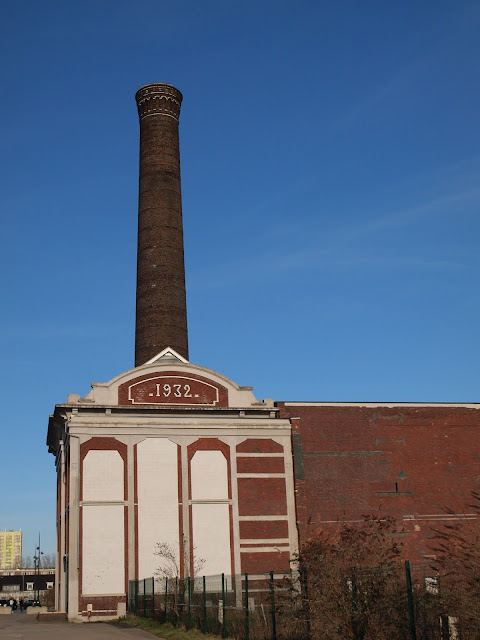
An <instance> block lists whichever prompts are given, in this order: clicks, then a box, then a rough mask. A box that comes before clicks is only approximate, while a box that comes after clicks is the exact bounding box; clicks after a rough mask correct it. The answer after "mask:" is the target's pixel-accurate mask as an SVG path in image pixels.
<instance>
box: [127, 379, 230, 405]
mask: <svg viewBox="0 0 480 640" xmlns="http://www.w3.org/2000/svg"><path fill="white" fill-rule="evenodd" d="M118 395H119V404H162V405H172V404H173V405H182V406H192V405H202V406H210V407H218V406H226V405H227V404H228V402H227V390H226V389H225V387H223V386H221V385H219V384H216V383H215V382H214V381H213V380H211V381H209V380H205V379H203V378H200V377H193V376H189V375H182V374H180V373H159V374H150V375H148V376H142V377H141V378H136V379H135V380H131V381H130V382H126V383H124V384H123V385H121V386H120V387H119V389H118Z"/></svg>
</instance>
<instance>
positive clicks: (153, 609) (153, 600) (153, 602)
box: [152, 576, 155, 618]
mask: <svg viewBox="0 0 480 640" xmlns="http://www.w3.org/2000/svg"><path fill="white" fill-rule="evenodd" d="M152 618H155V578H154V577H153V576H152Z"/></svg>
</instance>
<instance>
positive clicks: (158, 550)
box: [154, 536, 205, 618]
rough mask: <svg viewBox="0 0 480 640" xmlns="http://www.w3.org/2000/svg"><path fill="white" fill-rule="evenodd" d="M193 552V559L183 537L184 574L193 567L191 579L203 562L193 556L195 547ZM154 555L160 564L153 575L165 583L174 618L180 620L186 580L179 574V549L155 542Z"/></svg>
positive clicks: (168, 544)
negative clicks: (170, 597)
mask: <svg viewBox="0 0 480 640" xmlns="http://www.w3.org/2000/svg"><path fill="white" fill-rule="evenodd" d="M193 552H194V555H193V558H191V555H190V546H189V544H188V542H187V539H186V538H185V536H183V538H182V553H183V567H184V573H190V571H191V568H192V566H193V576H192V577H195V576H196V575H198V574H199V573H200V571H201V570H202V568H203V566H204V564H205V560H204V559H203V558H198V557H196V556H195V547H193ZM154 554H155V555H156V556H158V557H159V559H160V564H159V566H158V568H157V569H156V570H155V572H154V575H155V576H157V580H158V579H162V578H163V581H164V582H165V583H166V585H165V588H166V589H167V593H170V594H171V595H173V600H172V599H170V607H171V609H172V610H173V612H174V614H175V616H176V617H177V618H180V616H181V613H182V610H183V608H184V605H185V594H186V592H187V585H188V583H187V580H185V579H184V578H183V576H182V572H181V566H180V565H181V562H180V560H181V559H180V549H179V548H178V547H177V546H176V545H174V544H172V543H170V542H157V543H156V545H155V551H154ZM191 560H192V562H191ZM185 569H186V570H185ZM181 576H182V577H181ZM171 584H173V585H174V587H173V589H172V588H171V587H170V585H171ZM194 584H195V583H194ZM194 584H193V586H194ZM165 615H167V612H165Z"/></svg>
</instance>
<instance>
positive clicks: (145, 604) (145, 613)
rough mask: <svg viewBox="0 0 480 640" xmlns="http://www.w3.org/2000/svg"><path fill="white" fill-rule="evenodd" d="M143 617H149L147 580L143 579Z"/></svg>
mask: <svg viewBox="0 0 480 640" xmlns="http://www.w3.org/2000/svg"><path fill="white" fill-rule="evenodd" d="M143 617H144V618H146V617H147V579H146V578H144V579H143Z"/></svg>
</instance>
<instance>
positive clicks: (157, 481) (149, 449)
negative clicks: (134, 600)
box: [136, 438, 181, 579]
mask: <svg viewBox="0 0 480 640" xmlns="http://www.w3.org/2000/svg"><path fill="white" fill-rule="evenodd" d="M136 461H137V464H136V468H137V478H136V494H137V503H138V514H137V549H138V578H140V579H143V578H148V577H150V576H153V575H154V574H155V572H156V571H157V570H158V569H159V568H160V566H161V565H163V564H165V560H164V559H162V558H161V557H159V556H158V555H156V554H155V550H156V545H157V544H163V545H168V547H169V548H170V549H171V550H172V552H173V555H174V558H175V562H176V563H177V564H178V569H180V534H179V502H180V500H181V499H180V496H179V473H180V464H179V447H178V446H177V445H176V444H175V443H174V442H172V441H171V440H169V439H168V438H147V439H145V440H143V441H142V442H139V443H138V444H137V445H136Z"/></svg>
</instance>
